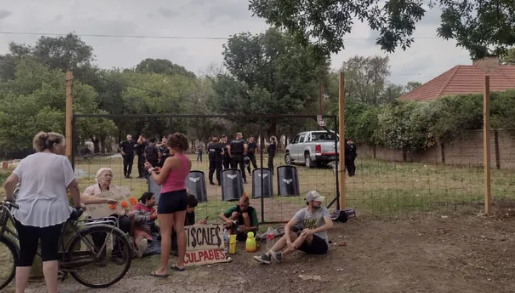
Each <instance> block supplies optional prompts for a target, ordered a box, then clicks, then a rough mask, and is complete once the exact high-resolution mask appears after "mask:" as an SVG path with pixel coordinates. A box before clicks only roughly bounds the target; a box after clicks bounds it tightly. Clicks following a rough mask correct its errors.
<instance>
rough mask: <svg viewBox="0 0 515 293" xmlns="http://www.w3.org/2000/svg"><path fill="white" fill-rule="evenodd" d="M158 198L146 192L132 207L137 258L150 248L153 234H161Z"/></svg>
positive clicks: (131, 213) (131, 214)
mask: <svg viewBox="0 0 515 293" xmlns="http://www.w3.org/2000/svg"><path fill="white" fill-rule="evenodd" d="M155 205H156V197H155V196H154V194H153V193H152V192H145V193H143V195H142V196H141V198H140V199H139V201H138V204H136V205H135V206H133V207H132V209H131V212H130V213H129V215H130V216H131V218H133V219H134V234H133V236H132V237H133V238H134V244H135V247H136V248H137V251H136V256H137V257H142V256H143V255H144V254H145V251H146V250H147V247H148V241H151V240H152V233H153V232H156V233H159V226H157V225H156V219H157V211H156V209H155V208H154V206H155Z"/></svg>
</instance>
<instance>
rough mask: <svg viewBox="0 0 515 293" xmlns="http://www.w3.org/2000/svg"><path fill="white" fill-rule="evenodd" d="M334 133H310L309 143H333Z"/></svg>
mask: <svg viewBox="0 0 515 293" xmlns="http://www.w3.org/2000/svg"><path fill="white" fill-rule="evenodd" d="M334 136H335V134H334V133H328V132H312V133H311V141H334Z"/></svg>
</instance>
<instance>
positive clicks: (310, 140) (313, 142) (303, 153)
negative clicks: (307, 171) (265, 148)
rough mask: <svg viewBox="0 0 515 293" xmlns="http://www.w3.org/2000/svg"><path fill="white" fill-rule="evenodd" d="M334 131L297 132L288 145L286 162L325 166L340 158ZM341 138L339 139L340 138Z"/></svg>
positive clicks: (310, 166)
mask: <svg viewBox="0 0 515 293" xmlns="http://www.w3.org/2000/svg"><path fill="white" fill-rule="evenodd" d="M335 136H336V138H338V136H337V135H336V134H335V133H334V131H331V132H328V131H325V130H319V131H305V132H301V133H299V134H297V136H295V138H294V139H293V141H292V142H291V143H290V144H289V145H288V146H286V154H285V157H284V161H285V163H286V164H288V165H291V164H296V163H303V164H305V165H306V167H308V168H313V167H323V166H326V165H327V164H329V163H330V162H333V161H336V160H337V159H338V152H337V150H338V146H339V142H338V144H337V146H336V150H335V146H334V144H335ZM338 140H339V139H338Z"/></svg>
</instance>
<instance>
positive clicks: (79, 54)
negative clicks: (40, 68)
mask: <svg viewBox="0 0 515 293" xmlns="http://www.w3.org/2000/svg"><path fill="white" fill-rule="evenodd" d="M31 54H32V55H33V56H34V57H35V58H36V60H38V62H40V63H41V64H43V65H45V66H46V67H48V68H50V69H60V70H61V71H67V70H72V71H74V72H76V71H77V70H78V69H80V68H84V67H88V66H90V65H91V62H93V61H94V60H95V59H94V56H93V48H92V47H91V46H89V45H87V44H86V43H85V42H84V41H82V40H81V39H80V37H79V36H77V35H75V34H72V33H70V34H68V35H66V36H64V37H57V38H51V37H41V38H40V39H39V40H38V41H37V43H36V45H35V46H34V48H31Z"/></svg>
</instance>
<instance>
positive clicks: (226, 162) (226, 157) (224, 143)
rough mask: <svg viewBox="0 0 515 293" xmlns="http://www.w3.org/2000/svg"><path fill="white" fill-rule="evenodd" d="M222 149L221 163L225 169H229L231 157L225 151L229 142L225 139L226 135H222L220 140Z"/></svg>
mask: <svg viewBox="0 0 515 293" xmlns="http://www.w3.org/2000/svg"><path fill="white" fill-rule="evenodd" d="M220 143H221V144H222V147H223V149H224V156H223V160H222V164H223V167H224V170H225V169H229V168H230V165H231V157H229V152H228V151H227V147H228V146H229V142H228V141H227V135H225V134H224V135H222V141H221V142H220Z"/></svg>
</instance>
